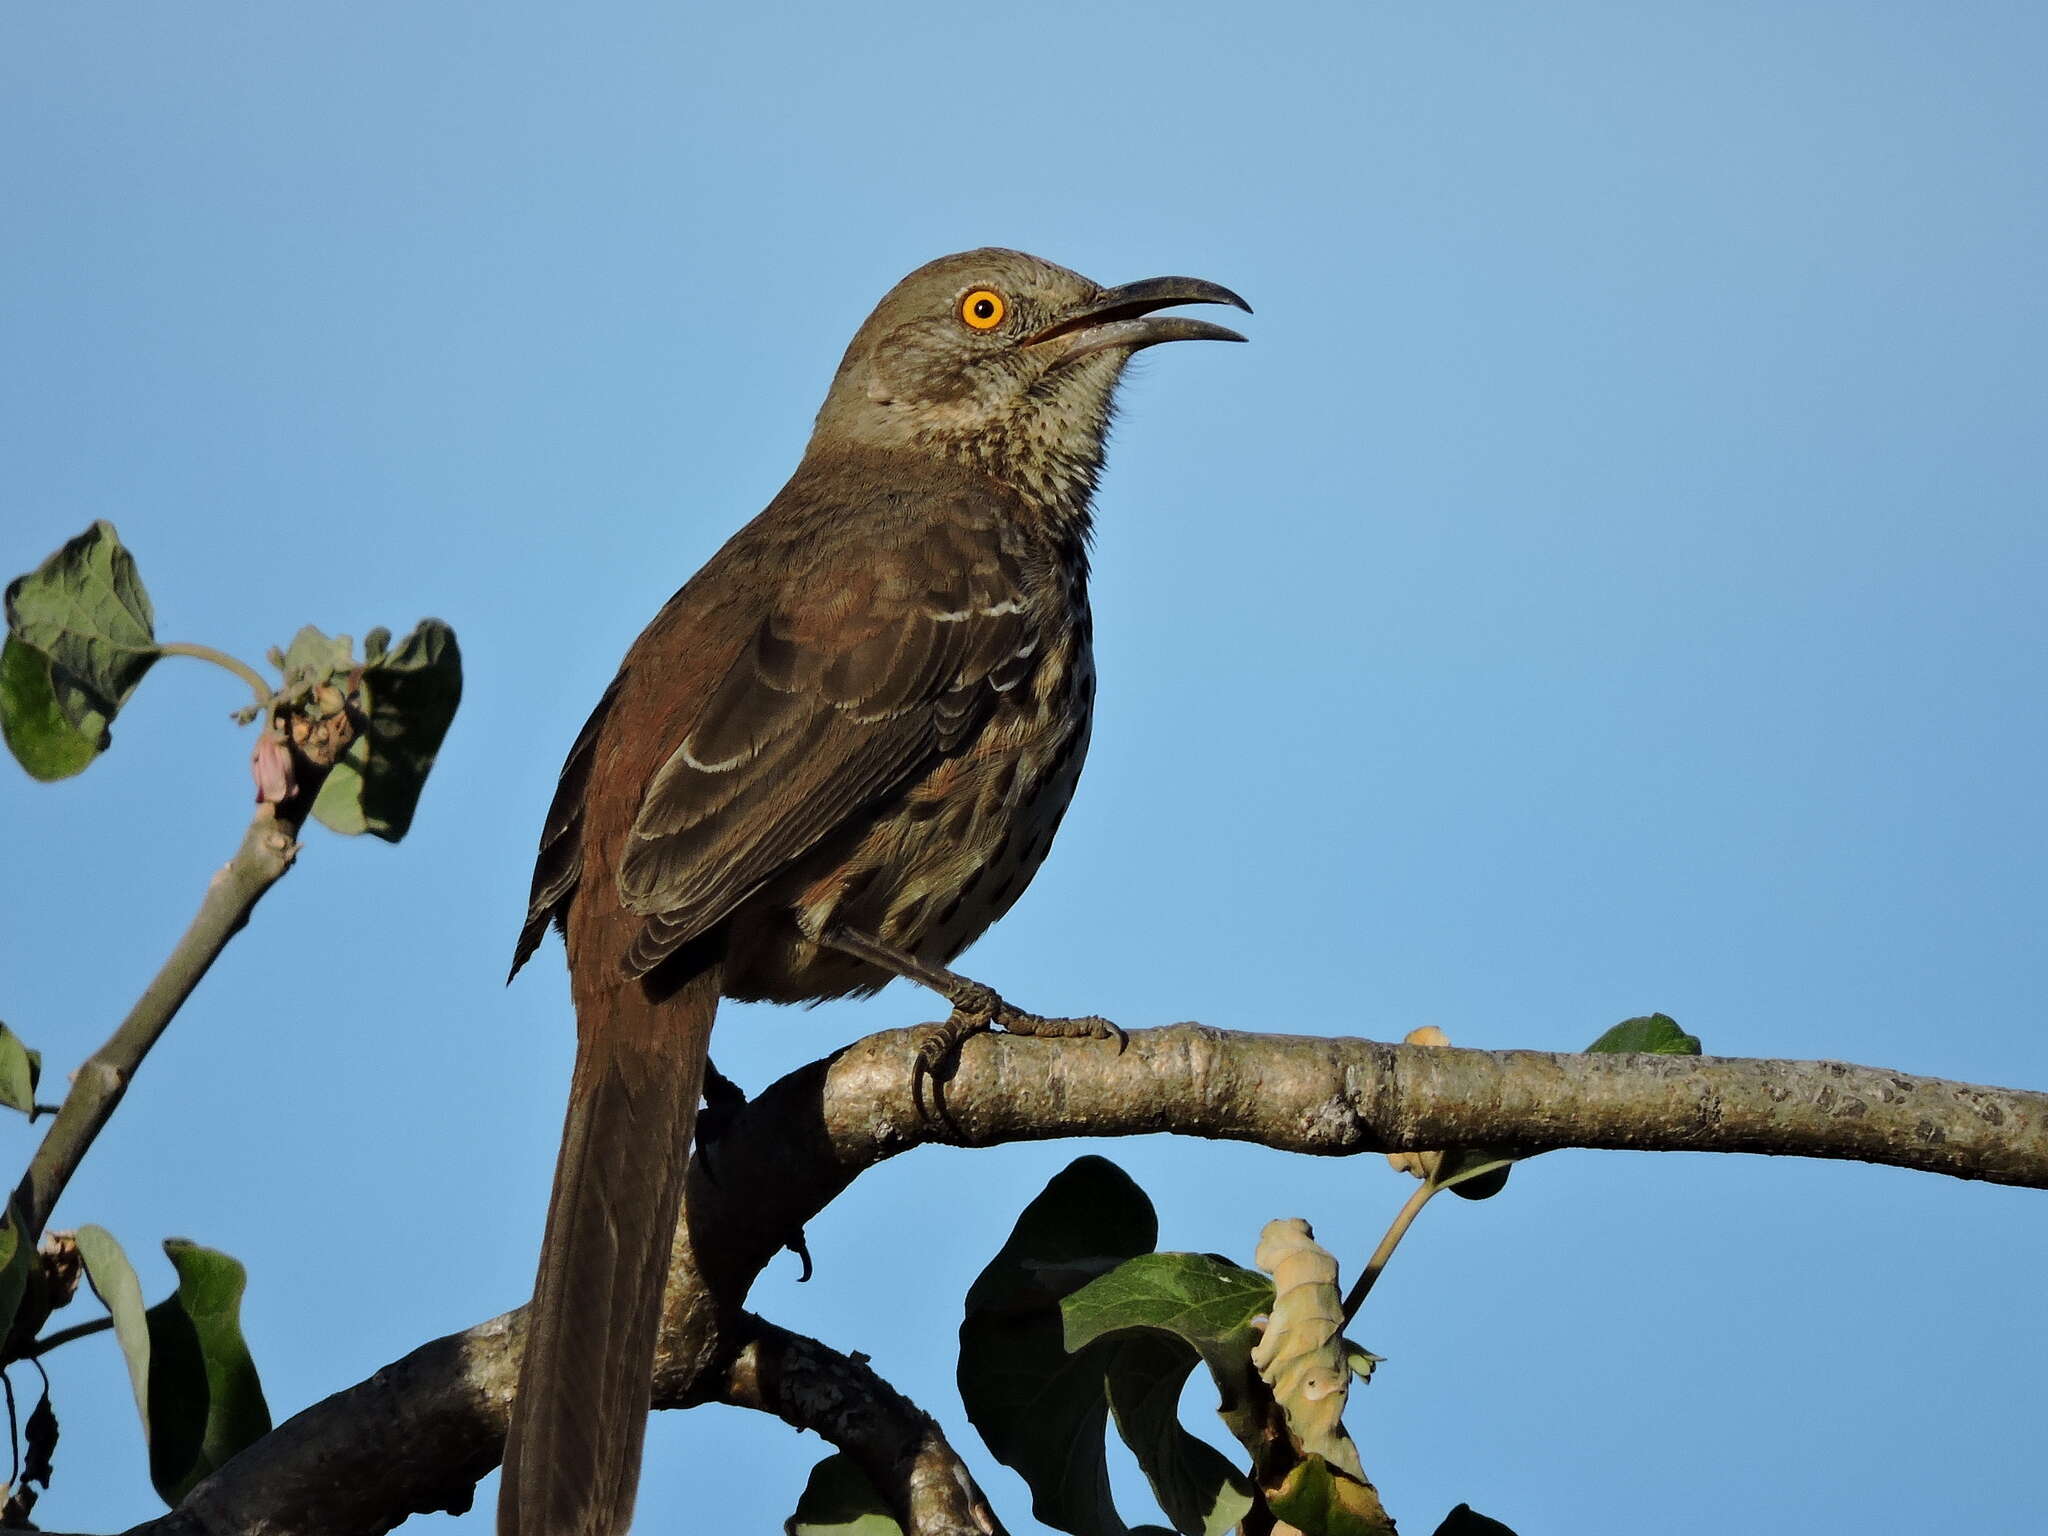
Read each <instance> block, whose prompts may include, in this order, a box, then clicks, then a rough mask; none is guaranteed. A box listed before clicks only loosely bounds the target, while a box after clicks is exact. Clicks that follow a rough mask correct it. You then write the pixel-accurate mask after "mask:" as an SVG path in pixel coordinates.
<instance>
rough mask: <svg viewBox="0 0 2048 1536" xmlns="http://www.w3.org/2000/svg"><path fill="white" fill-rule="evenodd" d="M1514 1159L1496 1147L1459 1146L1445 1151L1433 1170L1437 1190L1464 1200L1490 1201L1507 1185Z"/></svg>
mask: <svg viewBox="0 0 2048 1536" xmlns="http://www.w3.org/2000/svg"><path fill="white" fill-rule="evenodd" d="M1515 1161H1516V1160H1515V1158H1514V1156H1513V1155H1512V1154H1510V1153H1507V1152H1504V1151H1502V1150H1501V1149H1500V1148H1498V1147H1459V1148H1457V1149H1456V1150H1454V1151H1450V1152H1446V1153H1445V1154H1444V1156H1443V1161H1442V1162H1441V1163H1440V1164H1439V1165H1438V1167H1437V1171H1436V1176H1435V1177H1436V1184H1437V1187H1438V1188H1439V1189H1448V1190H1449V1191H1450V1192H1451V1193H1452V1194H1454V1195H1462V1196H1464V1198H1466V1199H1467V1200H1491V1199H1492V1198H1493V1197H1494V1196H1495V1195H1497V1194H1499V1193H1500V1192H1501V1191H1502V1190H1503V1189H1505V1188H1507V1183H1508V1174H1509V1173H1510V1172H1511V1171H1512V1170H1513V1169H1514V1166H1515Z"/></svg>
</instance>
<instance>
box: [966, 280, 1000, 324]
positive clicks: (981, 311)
mask: <svg viewBox="0 0 2048 1536" xmlns="http://www.w3.org/2000/svg"><path fill="white" fill-rule="evenodd" d="M1003 309H1004V305H1003V296H1002V295H1001V294H999V293H997V292H995V291H994V290H993V289H989V288H977V289H975V290H974V292H972V293H970V294H969V295H967V297H966V298H964V299H962V300H961V301H960V318H961V319H962V320H964V321H966V322H967V323H968V324H969V325H971V326H973V327H974V329H976V330H977V331H992V330H994V329H995V328H996V327H997V326H999V325H1001V324H1002V323H1003Z"/></svg>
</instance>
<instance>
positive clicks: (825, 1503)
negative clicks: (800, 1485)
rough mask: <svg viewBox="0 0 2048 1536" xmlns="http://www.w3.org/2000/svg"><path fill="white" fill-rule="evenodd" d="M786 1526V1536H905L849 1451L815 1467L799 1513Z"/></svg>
mask: <svg viewBox="0 0 2048 1536" xmlns="http://www.w3.org/2000/svg"><path fill="white" fill-rule="evenodd" d="M782 1529H783V1531H784V1532H785V1536H903V1527H902V1526H900V1525H898V1524H897V1523H896V1517H895V1515H893V1514H891V1513H890V1511H889V1506H888V1504H887V1503H886V1502H885V1501H884V1500H883V1498H882V1496H881V1495H880V1494H879V1493H877V1492H875V1485H874V1484H873V1483H872V1482H870V1481H869V1480H868V1475H867V1473H866V1472H864V1471H862V1470H861V1467H860V1463H859V1462H857V1461H855V1460H854V1459H853V1458H852V1457H851V1456H845V1455H833V1456H827V1457H826V1458H825V1459H824V1460H823V1461H821V1462H819V1463H818V1464H817V1465H816V1466H815V1467H813V1468H811V1476H810V1481H808V1482H806V1483H805V1484H804V1491H803V1496H802V1497H801V1498H799V1499H798V1500H797V1501H796V1513H795V1514H793V1515H791V1516H790V1517H789V1518H788V1519H787V1520H785V1521H784V1522H783V1524H782Z"/></svg>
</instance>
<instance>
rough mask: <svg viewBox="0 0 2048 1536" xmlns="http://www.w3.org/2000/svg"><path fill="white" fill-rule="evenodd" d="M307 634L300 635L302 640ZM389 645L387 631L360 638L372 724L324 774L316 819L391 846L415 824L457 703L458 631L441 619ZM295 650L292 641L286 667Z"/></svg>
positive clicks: (365, 704) (367, 709)
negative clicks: (422, 791)
mask: <svg viewBox="0 0 2048 1536" xmlns="http://www.w3.org/2000/svg"><path fill="white" fill-rule="evenodd" d="M306 633H307V632H306V631H304V630H301V631H300V639H304V638H305V636H306ZM313 633H314V634H318V631H317V630H316V631H313ZM322 638H323V639H324V638H325V637H322ZM388 642H389V632H388V631H386V630H381V629H378V630H372V631H371V632H370V633H369V634H368V635H367V636H365V637H364V643H363V649H364V655H365V656H366V657H367V658H368V659H367V660H366V661H365V663H364V665H363V679H362V695H363V710H364V713H365V715H366V716H367V717H368V722H369V723H368V726H367V728H366V729H365V730H364V732H363V734H362V735H361V736H359V737H358V738H357V739H356V741H355V743H354V745H353V746H351V747H350V748H349V750H348V752H347V753H346V755H344V756H343V758H342V760H341V761H340V762H339V763H337V764H335V766H334V770H333V772H331V773H330V774H328V776H327V782H326V783H325V784H324V785H322V786H321V789H320V794H319V796H318V797H317V798H316V799H315V800H314V802H313V815H314V816H315V817H316V818H318V819H319V821H320V822H321V824H322V825H324V826H326V827H328V828H330V829H332V830H333V831H336V832H340V833H343V834H346V835H348V836H354V835H356V834H358V833H362V832H368V833H370V834H371V835H373V836H376V837H381V838H383V839H384V840H385V841H386V842H391V843H395V842H397V841H398V840H399V839H400V838H402V837H404V836H405V834H406V831H407V829H408V828H409V827H411V825H412V817H413V811H414V809H415V807H416V806H417V805H418V804H419V798H420V791H421V790H422V789H423V788H425V786H426V782H427V774H428V772H429V771H430V770H431V769H432V768H433V766H434V759H435V757H436V756H437V755H438V754H439V752H440V750H441V741H442V738H444V737H445V736H446V735H447V734H448V726H449V724H450V723H451V722H452V721H453V720H454V719H455V709H456V706H457V705H458V704H460V703H461V701H462V652H461V649H460V647H458V646H457V645H456V643H455V631H454V630H452V629H450V628H449V627H448V626H447V625H446V624H443V623H442V622H441V621H440V620H439V619H422V620H421V621H420V623H419V626H418V627H417V628H416V629H414V630H413V632H412V633H411V634H409V635H407V636H406V637H405V638H404V639H403V640H401V641H399V643H398V644H397V646H396V647H389V646H388ZM299 650H300V642H299V640H294V641H293V642H292V652H291V654H290V655H288V656H287V657H286V661H287V665H289V664H290V662H291V659H292V656H295V655H297V654H298V653H299Z"/></svg>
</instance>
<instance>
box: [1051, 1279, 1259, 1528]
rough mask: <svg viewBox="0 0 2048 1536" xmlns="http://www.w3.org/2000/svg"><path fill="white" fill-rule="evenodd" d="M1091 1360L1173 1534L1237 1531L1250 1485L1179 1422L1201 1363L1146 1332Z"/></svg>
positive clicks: (1184, 1348)
mask: <svg viewBox="0 0 2048 1536" xmlns="http://www.w3.org/2000/svg"><path fill="white" fill-rule="evenodd" d="M1176 1257H1178V1255H1176ZM1111 1273H1112V1274H1113V1273H1115V1271H1111ZM1091 1353H1099V1354H1100V1357H1101V1360H1102V1372H1103V1378H1104V1381H1105V1382H1106V1383H1107V1385H1108V1389H1109V1409H1110V1413H1111V1414H1112V1415H1113V1416H1114V1418H1115V1420H1116V1431H1117V1434H1118V1435H1119V1436H1121V1437H1122V1439H1123V1442H1124V1444H1125V1445H1127V1446H1129V1447H1130V1449H1131V1454H1132V1455H1133V1456H1135V1457H1136V1458H1137V1461H1138V1469H1139V1470H1140V1471H1142V1472H1143V1473H1144V1474H1145V1481H1146V1482H1148V1483H1149V1484H1151V1486H1152V1496H1153V1497H1154V1498H1156V1499H1157V1500H1158V1501H1159V1507H1160V1509H1162V1510H1164V1511H1165V1513H1166V1517H1167V1519H1169V1520H1171V1521H1172V1522H1173V1527H1174V1529H1175V1530H1176V1531H1180V1532H1183V1533H1184V1536H1227V1533H1228V1532H1231V1531H1234V1530H1236V1529H1237V1527H1238V1524H1239V1522H1241V1521H1242V1520H1243V1519H1244V1517H1245V1516H1246V1515H1247V1514H1248V1513H1250V1511H1251V1508H1252V1506H1253V1504H1254V1503H1255V1502H1256V1500H1255V1498H1254V1496H1253V1493H1252V1485H1251V1480H1250V1479H1249V1478H1247V1477H1246V1476H1245V1475H1244V1474H1243V1473H1242V1472H1240V1471H1239V1470H1238V1469H1237V1468H1236V1467H1234V1466H1233V1465H1231V1463H1230V1462H1229V1460H1228V1459H1226V1458H1225V1457H1224V1455H1223V1453H1222V1452H1221V1451H1219V1450H1217V1449H1216V1448H1215V1447H1214V1446H1213V1445H1210V1444H1209V1443H1208V1442H1207V1441H1205V1440H1200V1439H1197V1438H1196V1437H1195V1436H1193V1435H1191V1434H1189V1433H1188V1432H1187V1430H1186V1428H1185V1427H1184V1426H1183V1425H1182V1424H1181V1422H1180V1394H1181V1388H1183V1387H1184V1386H1186V1385H1187V1379H1188V1373H1189V1372H1190V1371H1192V1370H1193V1369H1194V1368H1195V1366H1196V1365H1197V1363H1199V1361H1200V1359H1201V1356H1200V1355H1199V1354H1198V1353H1197V1352H1196V1350H1195V1349H1194V1348H1193V1347H1192V1346H1191V1345H1189V1344H1187V1343H1185V1342H1183V1341H1182V1340H1180V1339H1178V1338H1174V1337H1172V1336H1170V1335H1168V1334H1165V1333H1162V1332H1155V1331H1149V1330H1148V1331H1143V1332H1136V1333H1127V1334H1122V1335H1119V1336H1118V1337H1117V1338H1115V1339H1114V1340H1111V1341H1108V1342H1105V1343H1103V1344H1100V1345H1097V1346H1096V1348H1095V1350H1093V1351H1091Z"/></svg>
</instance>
